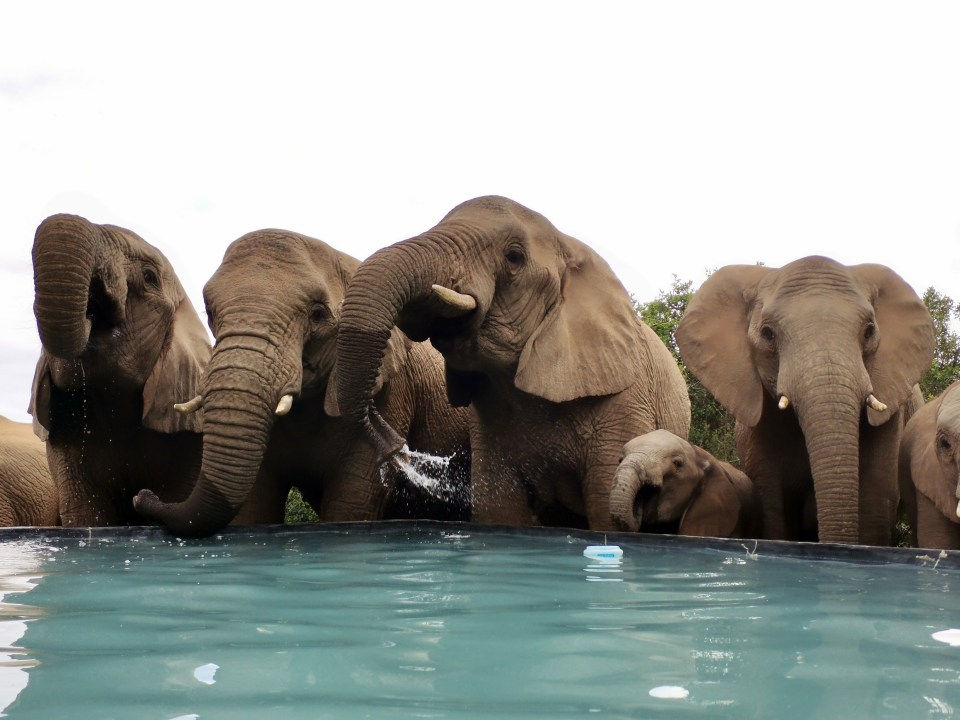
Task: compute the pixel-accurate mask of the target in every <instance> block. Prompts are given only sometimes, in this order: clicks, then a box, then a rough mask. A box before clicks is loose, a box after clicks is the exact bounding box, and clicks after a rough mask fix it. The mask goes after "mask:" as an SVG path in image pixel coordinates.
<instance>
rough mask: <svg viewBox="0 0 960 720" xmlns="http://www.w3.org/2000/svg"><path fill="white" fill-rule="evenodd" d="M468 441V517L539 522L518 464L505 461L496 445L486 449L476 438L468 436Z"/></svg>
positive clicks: (490, 521) (486, 520)
mask: <svg viewBox="0 0 960 720" xmlns="http://www.w3.org/2000/svg"><path fill="white" fill-rule="evenodd" d="M471 444H472V446H473V460H472V467H471V475H470V507H471V512H470V520H471V521H472V522H476V523H481V524H484V525H513V526H521V525H540V524H541V523H540V520H539V518H537V517H536V515H535V514H534V512H533V511H532V509H531V507H530V498H529V495H528V493H527V489H526V487H525V486H524V483H523V479H522V477H521V476H520V472H519V469H518V466H519V464H518V463H510V462H509V461H507V460H506V459H505V458H504V457H503V455H502V454H500V453H499V452H498V451H497V449H496V448H494V449H493V451H492V452H491V451H488V450H486V448H485V447H484V446H483V444H482V442H481V441H480V440H478V439H475V438H473V439H471Z"/></svg>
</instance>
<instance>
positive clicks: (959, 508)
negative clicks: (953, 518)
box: [957, 502, 960, 518]
mask: <svg viewBox="0 0 960 720" xmlns="http://www.w3.org/2000/svg"><path fill="white" fill-rule="evenodd" d="M957 517H958V518H960V502H958V503H957Z"/></svg>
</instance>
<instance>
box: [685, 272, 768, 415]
mask: <svg viewBox="0 0 960 720" xmlns="http://www.w3.org/2000/svg"><path fill="white" fill-rule="evenodd" d="M769 272H770V268H765V267H762V266H759V265H727V266H726V267H722V268H720V269H719V270H717V271H716V272H715V273H713V274H712V275H711V276H710V277H709V278H707V280H706V281H705V282H704V283H703V285H701V286H700V289H699V290H697V292H696V293H694V295H693V298H692V299H691V300H690V304H689V305H688V306H687V310H686V312H685V313H684V315H683V318H682V319H681V320H680V324H679V325H678V326H677V330H676V333H675V338H676V341H677V347H679V348H680V355H681V357H682V358H683V362H684V363H686V366H687V367H688V368H689V369H690V370H691V372H693V374H694V375H696V376H697V378H698V379H699V380H700V382H702V383H703V385H704V387H705V388H707V390H709V391H710V393H711V394H712V395H713V396H714V397H715V398H716V399H717V401H718V402H719V403H720V404H721V405H723V406H724V407H725V408H727V409H728V410H729V411H730V412H731V413H733V415H734V417H736V419H737V420H739V421H740V422H741V423H743V424H744V425H746V426H748V427H754V426H755V425H756V424H757V423H758V422H760V413H761V411H762V410H763V393H764V389H763V384H762V383H761V382H760V375H759V374H758V373H757V369H756V365H755V364H754V361H753V356H752V355H751V353H750V343H749V341H748V339H747V331H748V329H749V327H750V315H751V313H752V311H753V306H754V304H755V302H756V297H757V286H758V285H759V283H760V281H761V280H762V279H763V278H764V277H766V276H767V274H768V273H769Z"/></svg>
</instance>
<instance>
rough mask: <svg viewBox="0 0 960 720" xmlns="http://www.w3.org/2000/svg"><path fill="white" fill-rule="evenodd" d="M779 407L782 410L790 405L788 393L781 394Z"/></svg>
mask: <svg viewBox="0 0 960 720" xmlns="http://www.w3.org/2000/svg"><path fill="white" fill-rule="evenodd" d="M777 407H778V408H780V409H781V410H786V409H787V408H788V407H790V398H788V397H787V396H786V395H781V396H780V402H778V403H777Z"/></svg>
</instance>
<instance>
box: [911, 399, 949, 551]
mask: <svg viewBox="0 0 960 720" xmlns="http://www.w3.org/2000/svg"><path fill="white" fill-rule="evenodd" d="M900 491H901V494H902V496H903V500H904V505H905V506H906V510H907V515H908V517H909V519H910V523H911V525H912V527H913V530H914V533H915V534H916V538H917V542H918V543H919V544H920V545H921V546H922V547H941V548H952V549H955V550H956V549H960V503H958V500H960V382H955V383H953V384H952V385H951V386H950V387H948V388H947V389H946V390H945V391H944V392H943V393H941V394H940V395H939V396H938V397H936V398H935V399H933V400H932V401H931V402H929V403H927V404H926V405H924V406H923V407H922V408H921V409H920V410H918V411H917V413H916V414H915V415H914V416H913V417H912V418H911V419H910V422H909V423H907V427H906V429H905V430H904V434H903V442H902V445H901V451H900Z"/></svg>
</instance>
